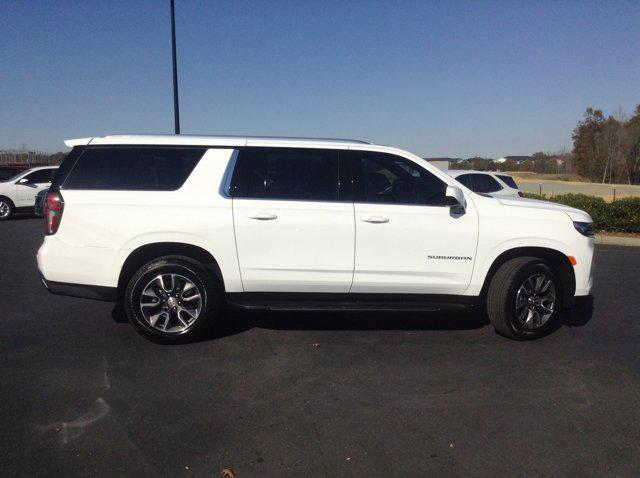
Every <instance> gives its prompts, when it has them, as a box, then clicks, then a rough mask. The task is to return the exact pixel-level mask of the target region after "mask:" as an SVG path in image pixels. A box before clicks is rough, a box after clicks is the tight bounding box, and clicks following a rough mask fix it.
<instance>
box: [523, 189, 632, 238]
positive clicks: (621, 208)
mask: <svg viewBox="0 0 640 478" xmlns="http://www.w3.org/2000/svg"><path fill="white" fill-rule="evenodd" d="M525 197H528V198H532V199H542V200H545V201H552V202H557V203H560V204H565V205H567V206H571V207H575V208H576V209H582V210H583V211H586V212H588V213H589V214H590V215H591V217H592V218H593V223H594V226H595V228H596V230H597V231H611V232H636V233H640V198H624V199H618V200H617V201H614V202H610V203H608V202H606V201H605V200H604V199H602V198H600V197H597V196H588V195H586V194H561V195H559V196H554V197H553V198H548V197H546V196H545V195H544V194H543V195H542V196H540V195H538V194H531V193H525Z"/></svg>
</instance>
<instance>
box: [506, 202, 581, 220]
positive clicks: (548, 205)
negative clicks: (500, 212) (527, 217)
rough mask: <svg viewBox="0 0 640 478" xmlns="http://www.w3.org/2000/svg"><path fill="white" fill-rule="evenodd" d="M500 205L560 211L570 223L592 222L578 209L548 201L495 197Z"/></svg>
mask: <svg viewBox="0 0 640 478" xmlns="http://www.w3.org/2000/svg"><path fill="white" fill-rule="evenodd" d="M496 199H497V200H498V201H500V203H501V204H504V205H505V206H517V207H532V208H536V209H548V210H552V211H562V212H564V213H566V214H567V216H569V218H571V220H572V221H577V222H593V219H591V216H590V215H589V214H588V213H587V212H585V211H582V210H580V209H576V208H575V207H571V206H565V205H564V204H558V203H555V202H549V201H540V200H538V199H529V198H521V197H507V196H502V197H496Z"/></svg>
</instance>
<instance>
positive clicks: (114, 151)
mask: <svg viewBox="0 0 640 478" xmlns="http://www.w3.org/2000/svg"><path fill="white" fill-rule="evenodd" d="M206 150H207V148H160V147H117V148H101V147H96V148H86V149H85V150H84V151H83V152H82V154H81V155H80V157H79V158H78V160H77V161H76V164H75V165H74V166H73V167H72V169H71V171H70V172H69V175H68V176H67V178H66V179H65V180H64V185H63V187H64V189H90V190H94V189H101V190H121V191H175V190H176V189H178V188H180V187H181V186H182V185H183V184H184V182H185V181H186V180H187V178H188V177H189V175H190V174H191V171H193V168H195V166H196V164H198V161H199V160H200V158H202V156H203V155H204V153H205V152H206Z"/></svg>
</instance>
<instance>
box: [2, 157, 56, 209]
mask: <svg viewBox="0 0 640 478" xmlns="http://www.w3.org/2000/svg"><path fill="white" fill-rule="evenodd" d="M57 169H58V167H57V166H43V167H37V168H31V169H27V170H25V171H22V172H20V173H18V174H16V175H15V176H14V177H12V178H10V179H7V180H6V181H3V182H0V220H5V219H9V218H10V217H11V216H13V215H14V214H15V213H16V212H33V210H34V206H35V204H36V196H37V194H38V193H39V192H40V191H42V190H44V189H47V188H48V187H49V185H50V184H51V177H52V176H53V174H54V172H55V171H56V170H57Z"/></svg>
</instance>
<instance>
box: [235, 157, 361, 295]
mask: <svg viewBox="0 0 640 478" xmlns="http://www.w3.org/2000/svg"><path fill="white" fill-rule="evenodd" d="M339 178H340V158H339V153H338V151H337V150H332V149H321V148H319V149H313V148H272V147H246V148H242V149H241V150H240V152H239V154H238V157H237V160H236V165H235V168H234V174H233V178H232V181H231V189H230V194H231V196H232V197H233V220H234V227H235V234H236V245H237V250H238V260H239V264H240V273H241V276H242V284H243V287H244V290H245V291H246V292H334V293H346V292H348V291H349V288H350V287H351V281H352V278H353V258H354V241H355V226H354V216H353V203H352V202H350V201H349V200H348V198H346V197H344V195H343V194H342V192H341V191H340V186H339V182H340V181H339Z"/></svg>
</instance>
